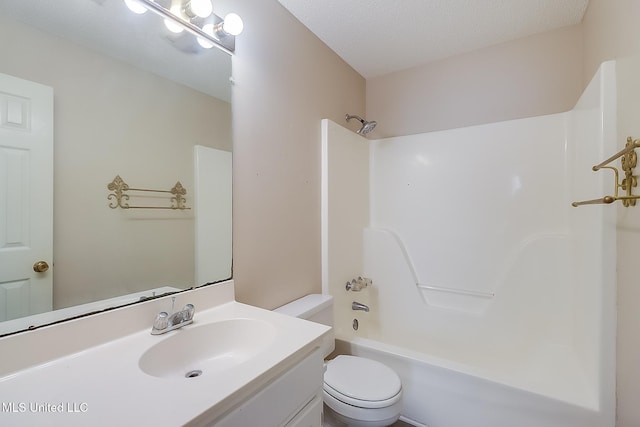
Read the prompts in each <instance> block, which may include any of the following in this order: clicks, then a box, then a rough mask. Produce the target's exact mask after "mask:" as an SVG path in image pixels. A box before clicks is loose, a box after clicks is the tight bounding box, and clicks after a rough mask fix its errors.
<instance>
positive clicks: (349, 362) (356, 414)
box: [275, 294, 402, 427]
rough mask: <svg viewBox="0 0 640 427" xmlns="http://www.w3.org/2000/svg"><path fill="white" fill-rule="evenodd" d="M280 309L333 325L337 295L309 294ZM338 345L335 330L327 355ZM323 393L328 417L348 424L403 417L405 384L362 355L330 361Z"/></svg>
mask: <svg viewBox="0 0 640 427" xmlns="http://www.w3.org/2000/svg"><path fill="white" fill-rule="evenodd" d="M275 311H276V312H279V313H282V314H286V315H289V316H294V317H299V318H302V319H306V320H310V321H312V322H318V323H322V324H324V325H328V326H333V297H331V295H319V294H313V295H307V296H305V297H302V298H300V299H298V300H295V301H293V302H291V303H289V304H286V305H283V306H282V307H280V308H277V309H276V310H275ZM334 348H335V342H334V339H333V334H331V335H330V337H329V338H328V339H327V340H325V341H324V342H323V345H322V350H323V352H324V356H325V357H327V356H328V355H329V354H330V353H331V352H332V351H333V349H334ZM323 395H324V403H325V410H326V408H327V407H328V408H329V409H330V412H331V413H330V414H326V415H327V416H328V417H331V418H335V419H337V420H339V421H341V422H342V423H345V424H346V425H347V426H353V427H385V426H389V425H391V424H393V423H394V422H396V421H397V420H398V418H399V417H400V412H401V410H402V384H401V382H400V378H399V377H398V375H397V374H396V373H395V372H394V371H393V370H391V369H390V368H389V367H387V366H385V365H383V364H382V363H380V362H377V361H375V360H371V359H367V358H364V357H358V356H343V355H340V356H337V357H336V358H334V359H332V360H328V361H327V363H326V370H325V373H324V384H323Z"/></svg>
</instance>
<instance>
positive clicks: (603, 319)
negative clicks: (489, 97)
mask: <svg viewBox="0 0 640 427" xmlns="http://www.w3.org/2000/svg"><path fill="white" fill-rule="evenodd" d="M615 95H616V89H615V64H614V63H605V64H603V65H602V67H601V68H600V70H599V72H598V73H597V74H596V76H595V77H594V79H593V80H592V82H591V84H590V85H589V87H588V88H587V89H586V90H585V92H584V93H583V95H582V97H581V98H580V101H579V102H578V103H577V104H576V106H575V108H574V109H573V110H571V111H568V112H565V113H558V114H552V115H548V116H540V117H530V118H524V119H518V120H512V121H506V122H499V123H489V124H484V125H478V126H471V127H468V128H460V129H451V130H443V131H438V132H431V133H425V134H418V135H407V136H401V137H391V138H385V139H382V140H373V141H367V140H363V139H362V138H361V137H360V136H357V135H355V134H354V133H353V132H350V131H349V130H346V129H344V128H342V127H340V126H339V125H337V124H335V123H331V122H328V121H325V122H324V123H323V127H322V129H323V147H322V148H323V151H322V160H323V168H322V171H323V178H322V244H323V247H322V267H323V270H322V286H323V292H324V293H328V294H331V295H332V296H333V297H334V316H335V319H334V330H335V335H336V338H337V344H336V349H337V351H338V352H339V353H345V354H353V355H357V356H364V357H370V358H372V359H374V360H378V361H380V362H382V363H385V364H387V365H388V366H390V367H391V368H392V369H394V370H395V371H396V372H397V373H398V374H399V375H400V377H401V379H402V382H403V388H404V411H403V413H402V415H403V417H405V419H406V420H407V421H408V422H410V423H412V424H415V425H418V426H428V427H484V426H486V427H613V426H614V425H615V348H616V345H615V335H616V329H615V328H616V326H615V321H616V311H615V298H616V296H615V284H616V280H617V279H616V271H615V268H616V241H615V239H616V237H615V236H616V230H615V222H616V220H615V217H616V211H615V208H611V207H606V206H589V207H588V208H586V207H581V208H572V207H571V202H572V201H574V200H584V199H589V198H592V197H593V196H592V195H593V194H606V193H607V192H608V191H611V190H610V178H611V176H609V175H606V174H596V173H594V171H593V170H592V169H591V166H592V165H594V164H598V163H599V162H601V161H602V160H603V159H604V158H607V157H608V156H609V155H610V154H612V153H615V152H616V151H617V150H618V148H617V147H616V141H617V140H618V139H619V138H618V136H617V135H616V115H615V109H616V99H615ZM358 276H366V277H368V278H370V279H372V280H373V286H370V287H368V288H366V289H365V290H363V291H360V292H353V291H349V290H346V287H345V282H349V281H350V280H352V279H353V278H354V277H358ZM354 301H356V302H359V303H362V304H365V305H367V306H369V308H370V311H369V312H363V311H353V310H352V309H351V305H352V302H354ZM356 321H357V322H356ZM352 325H353V326H354V327H352ZM355 326H357V330H354V329H356V328H355Z"/></svg>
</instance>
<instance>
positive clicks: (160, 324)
mask: <svg viewBox="0 0 640 427" xmlns="http://www.w3.org/2000/svg"><path fill="white" fill-rule="evenodd" d="M175 303H176V297H171V314H169V313H167V312H166V311H161V312H160V313H158V315H157V316H156V319H155V320H154V321H153V327H152V328H151V335H160V334H164V333H167V332H169V331H173V330H174V329H178V328H182V327H183V326H185V325H188V324H189V323H192V322H193V315H194V314H195V312H196V309H195V307H194V306H193V304H187V305H185V306H184V308H183V309H182V310H180V311H176V312H174V311H173V306H174V304H175Z"/></svg>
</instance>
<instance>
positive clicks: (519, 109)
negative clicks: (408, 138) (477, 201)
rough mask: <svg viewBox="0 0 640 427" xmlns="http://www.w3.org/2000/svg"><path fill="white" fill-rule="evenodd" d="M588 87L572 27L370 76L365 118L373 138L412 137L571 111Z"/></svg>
mask: <svg viewBox="0 0 640 427" xmlns="http://www.w3.org/2000/svg"><path fill="white" fill-rule="evenodd" d="M589 80H590V79H589ZM582 89H583V78H582V31H581V27H580V26H573V27H568V28H564V29H560V30H556V31H552V32H548V33H544V34H539V35H534V36H530V37H527V38H523V39H519V40H516V41H513V42H509V43H504V44H500V45H497V46H493V47H489V48H485V49H481V50H478V51H475V52H471V53H467V54H463V55H457V56H453V57H451V58H448V59H444V60H441V61H438V62H434V63H431V64H428V65H424V66H420V67H415V68H411V69H409V70H405V71H399V72H396V73H392V74H388V75H385V76H381V77H376V78H372V79H368V80H367V119H369V120H377V121H378V127H377V128H376V130H375V131H374V132H373V134H372V136H373V137H374V138H380V137H388V136H400V135H413V134H417V133H423V132H429V131H433V130H442V129H451V128H458V127H464V126H471V125H476V124H482V123H493V122H498V121H503V120H511V119H516V118H523V117H531V116H538V115H544V114H551V113H558V112H562V111H567V110H570V109H571V108H573V106H574V104H575V102H576V101H577V100H578V98H579V96H580V94H581V92H582Z"/></svg>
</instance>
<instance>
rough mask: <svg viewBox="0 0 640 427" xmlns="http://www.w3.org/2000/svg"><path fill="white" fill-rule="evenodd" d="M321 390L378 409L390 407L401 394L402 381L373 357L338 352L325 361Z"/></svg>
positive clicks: (398, 399) (334, 396)
mask: <svg viewBox="0 0 640 427" xmlns="http://www.w3.org/2000/svg"><path fill="white" fill-rule="evenodd" d="M323 390H324V391H325V393H327V394H328V395H330V396H331V397H333V398H335V399H336V400H338V401H341V402H344V403H346V404H348V405H351V406H355V407H359V408H365V409H379V408H387V407H390V406H393V405H394V404H396V403H397V402H399V401H400V399H401V397H402V393H401V391H402V384H401V382H400V378H399V377H398V375H397V374H396V373H395V372H394V371H393V370H392V369H390V368H389V367H387V366H385V365H383V364H382V363H380V362H377V361H375V360H371V359H367V358H364V357H357V356H346V355H340V356H337V357H336V358H335V359H333V360H331V361H329V362H328V363H327V370H326V371H325V374H324V384H323Z"/></svg>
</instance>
